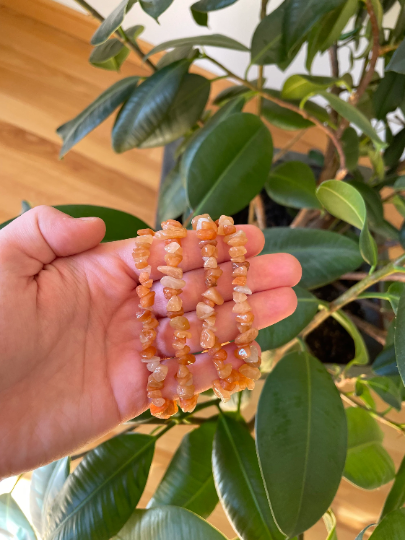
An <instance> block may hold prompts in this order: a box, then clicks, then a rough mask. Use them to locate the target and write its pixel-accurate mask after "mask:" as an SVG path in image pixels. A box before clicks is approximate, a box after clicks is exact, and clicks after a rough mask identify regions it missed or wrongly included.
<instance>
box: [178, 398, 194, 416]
mask: <svg viewBox="0 0 405 540" xmlns="http://www.w3.org/2000/svg"><path fill="white" fill-rule="evenodd" d="M179 401H180V407H181V409H182V410H183V412H193V411H194V409H195V407H196V405H197V401H198V394H196V395H194V396H193V397H191V398H180V400H179Z"/></svg>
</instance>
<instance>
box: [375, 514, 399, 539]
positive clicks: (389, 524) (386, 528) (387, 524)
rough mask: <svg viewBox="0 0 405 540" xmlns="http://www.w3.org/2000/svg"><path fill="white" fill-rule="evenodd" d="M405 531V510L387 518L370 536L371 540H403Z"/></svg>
mask: <svg viewBox="0 0 405 540" xmlns="http://www.w3.org/2000/svg"><path fill="white" fill-rule="evenodd" d="M404 529H405V508H401V509H399V510H394V512H390V513H389V514H387V515H386V516H385V518H384V519H383V520H382V521H381V523H380V524H379V525H378V526H377V528H376V529H375V530H374V532H373V534H372V535H371V536H370V540H388V539H389V540H402V539H403V537H404Z"/></svg>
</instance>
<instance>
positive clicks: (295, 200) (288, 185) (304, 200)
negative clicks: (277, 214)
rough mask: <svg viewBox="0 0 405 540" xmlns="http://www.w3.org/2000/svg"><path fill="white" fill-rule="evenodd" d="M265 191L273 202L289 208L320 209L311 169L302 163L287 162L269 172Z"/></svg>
mask: <svg viewBox="0 0 405 540" xmlns="http://www.w3.org/2000/svg"><path fill="white" fill-rule="evenodd" d="M265 187H266V191H267V193H268V195H269V197H271V198H272V199H273V200H275V201H276V202H278V203H279V204H282V205H284V206H290V207H291V208H321V204H320V203H319V201H318V199H317V197H316V193H315V192H316V180H315V176H314V173H313V172H312V169H311V168H310V167H309V166H308V165H307V164H306V163H303V162H302V161H288V162H287V163H283V164H281V165H279V166H278V167H275V168H274V169H273V170H272V171H271V172H270V175H269V177H268V179H267V182H266V186H265Z"/></svg>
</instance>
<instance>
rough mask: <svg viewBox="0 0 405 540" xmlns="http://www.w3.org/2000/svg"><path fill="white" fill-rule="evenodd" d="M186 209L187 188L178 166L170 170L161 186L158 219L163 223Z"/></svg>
mask: <svg viewBox="0 0 405 540" xmlns="http://www.w3.org/2000/svg"><path fill="white" fill-rule="evenodd" d="M186 209H187V197H186V190H185V188H184V186H183V182H182V181H181V176H180V172H179V170H178V167H176V168H174V169H173V170H172V171H170V173H169V174H168V175H167V176H166V178H165V179H164V181H163V183H162V185H161V186H160V189H159V200H158V207H157V218H156V221H157V222H159V223H161V222H162V221H166V220H167V219H175V218H177V217H178V216H181V215H182V214H183V213H184V212H185V211H186Z"/></svg>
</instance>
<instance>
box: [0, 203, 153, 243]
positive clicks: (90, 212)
mask: <svg viewBox="0 0 405 540" xmlns="http://www.w3.org/2000/svg"><path fill="white" fill-rule="evenodd" d="M54 208H56V209H57V210H60V211H61V212H64V213H65V214H68V215H69V216H72V217H74V218H80V217H99V218H101V219H102V220H103V221H104V223H105V224H106V233H105V236H104V238H103V240H102V241H103V242H115V241H116V240H126V239H127V238H134V237H135V236H136V233H137V231H138V229H144V228H145V227H148V225H147V224H146V223H145V222H144V221H142V220H141V219H139V218H137V217H135V216H133V215H131V214H127V212H122V211H121V210H114V208H107V207H105V206H93V205H91V204H62V205H60V206H55V207H54ZM14 219H16V218H13V219H10V220H8V221H6V222H4V223H2V224H1V225H0V229H2V228H3V227H5V226H6V225H8V224H9V223H11V221H13V220H14Z"/></svg>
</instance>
